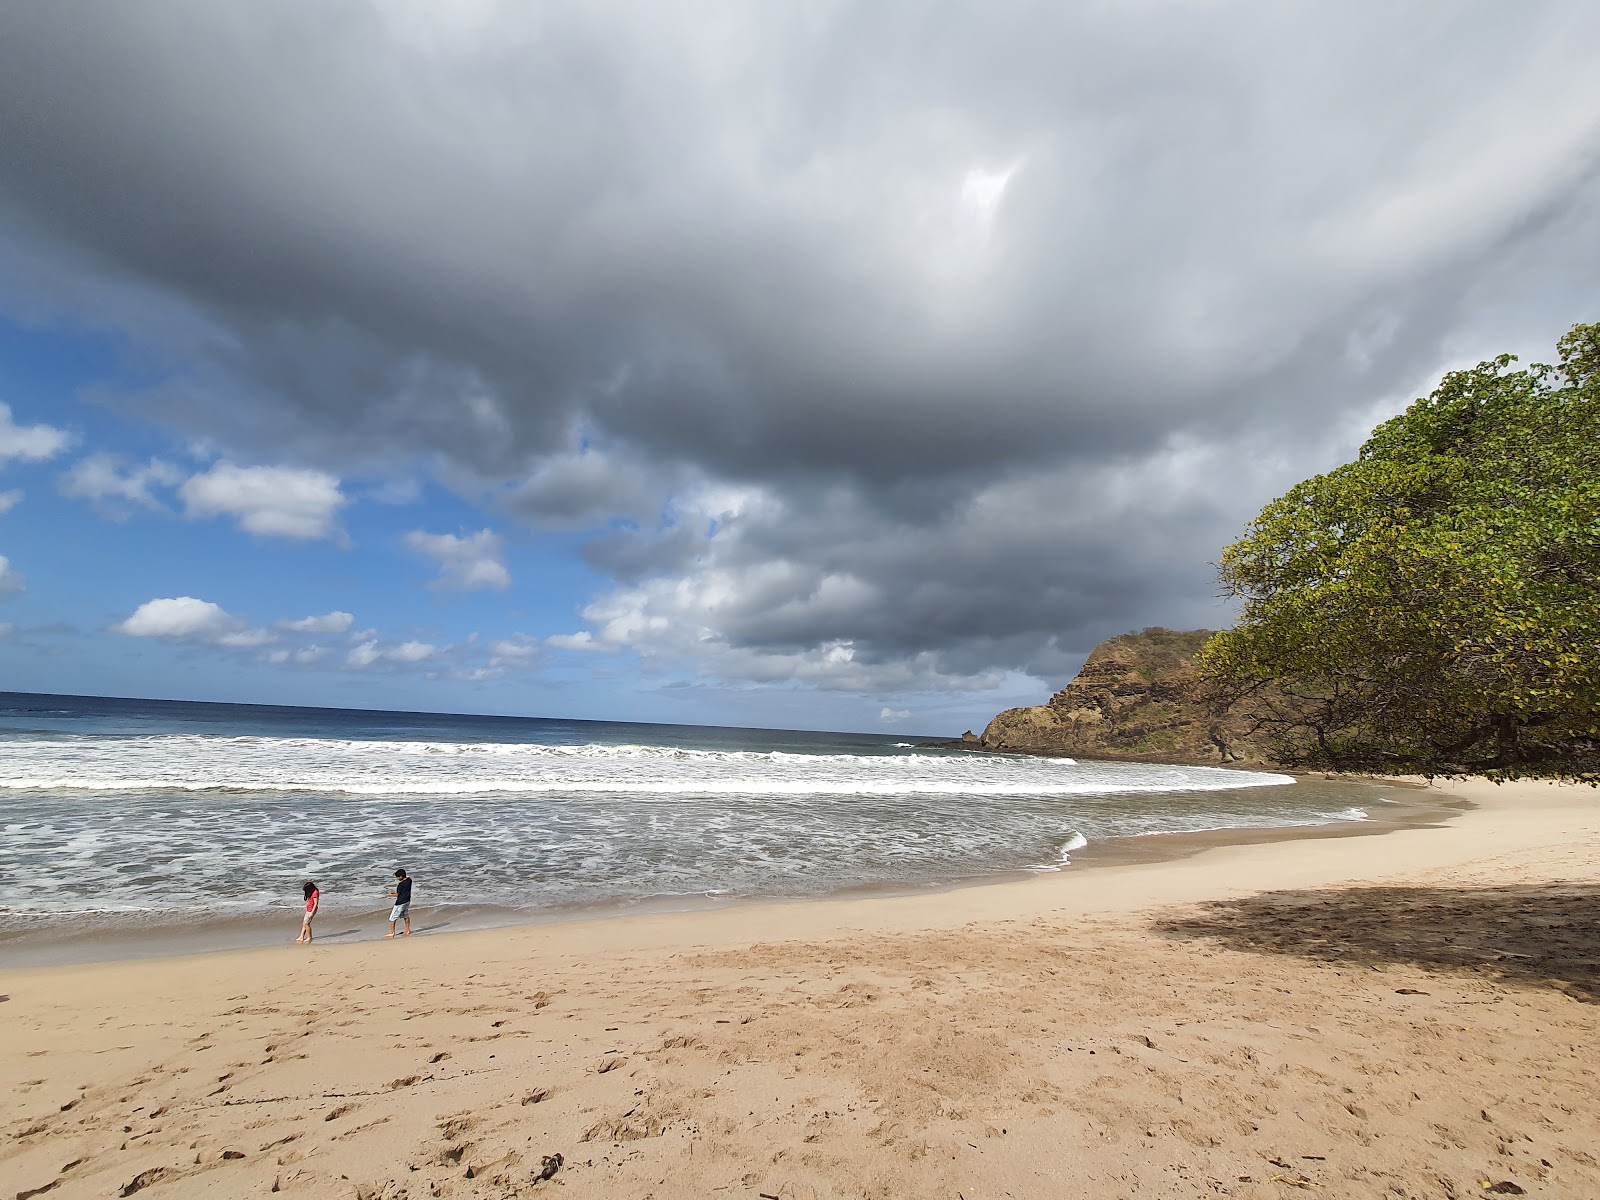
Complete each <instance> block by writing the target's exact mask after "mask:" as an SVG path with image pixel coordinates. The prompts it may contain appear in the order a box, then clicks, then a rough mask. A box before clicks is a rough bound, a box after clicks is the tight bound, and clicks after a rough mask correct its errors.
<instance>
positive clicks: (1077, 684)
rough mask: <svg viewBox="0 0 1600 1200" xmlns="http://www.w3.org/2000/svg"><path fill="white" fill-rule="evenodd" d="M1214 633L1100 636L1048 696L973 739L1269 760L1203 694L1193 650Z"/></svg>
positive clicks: (1213, 759) (1116, 755) (992, 744)
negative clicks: (1076, 669)
mask: <svg viewBox="0 0 1600 1200" xmlns="http://www.w3.org/2000/svg"><path fill="white" fill-rule="evenodd" d="M1210 636H1211V631H1210V630H1208V629H1195V630H1191V631H1188V632H1184V633H1179V632H1175V631H1173V630H1170V629H1146V630H1145V631H1144V632H1142V633H1125V634H1123V635H1122V636H1121V637H1114V638H1112V639H1111V640H1110V641H1107V642H1102V643H1101V644H1100V645H1098V646H1096V647H1095V649H1094V652H1093V653H1092V654H1090V655H1089V658H1088V661H1087V662H1085V663H1084V664H1083V669H1082V670H1080V671H1079V672H1078V675H1077V678H1075V679H1074V680H1073V681H1072V682H1071V683H1069V684H1068V685H1067V686H1066V687H1065V688H1063V689H1062V690H1061V691H1059V692H1057V693H1056V694H1055V695H1054V696H1052V697H1050V701H1049V703H1047V704H1041V705H1038V706H1036V707H1033V708H1012V709H1007V710H1006V711H1005V712H1003V713H1001V714H1000V715H999V716H997V717H995V719H994V720H992V721H990V722H989V724H988V726H987V727H986V728H985V729H984V731H983V736H982V737H981V738H978V739H976V740H977V741H978V743H979V744H980V745H981V747H982V748H983V749H985V750H1010V751H1020V752H1023V753H1029V754H1051V755H1066V756H1070V757H1072V758H1101V759H1120V760H1122V761H1127V762H1169V763H1189V764H1196V763H1198V764H1202V765H1207V764H1208V765H1214V766H1220V765H1223V764H1225V763H1226V764H1240V765H1264V764H1265V758H1264V756H1263V755H1262V754H1261V752H1260V750H1259V749H1258V748H1257V747H1256V746H1254V745H1252V744H1250V742H1249V740H1248V738H1247V737H1246V736H1245V732H1244V727H1243V723H1242V722H1241V721H1239V720H1237V719H1228V718H1218V717H1216V716H1214V715H1213V714H1211V713H1210V712H1209V711H1208V709H1207V706H1206V705H1205V703H1204V702H1203V701H1202V700H1201V698H1200V696H1199V694H1198V671H1197V667H1196V663H1195V656H1196V655H1197V654H1198V653H1199V652H1200V647H1201V646H1203V645H1205V643H1206V639H1208V638H1209V637H1210ZM974 748H976V747H974Z"/></svg>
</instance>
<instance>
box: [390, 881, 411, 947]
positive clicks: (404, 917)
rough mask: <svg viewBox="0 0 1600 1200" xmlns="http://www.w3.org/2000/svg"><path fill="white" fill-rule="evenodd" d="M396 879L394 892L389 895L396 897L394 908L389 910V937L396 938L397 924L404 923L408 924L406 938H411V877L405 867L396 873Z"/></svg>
mask: <svg viewBox="0 0 1600 1200" xmlns="http://www.w3.org/2000/svg"><path fill="white" fill-rule="evenodd" d="M394 877H395V881H396V882H395V885H394V891H392V892H390V893H389V895H391V896H393V897H394V907H393V908H392V909H390V910H389V936H390V937H393V936H394V927H395V924H396V922H399V921H404V922H405V923H406V932H405V936H406V937H410V936H411V877H410V876H409V875H407V874H406V872H405V868H404V867H402V868H400V869H399V870H398V871H396V872H395V873H394Z"/></svg>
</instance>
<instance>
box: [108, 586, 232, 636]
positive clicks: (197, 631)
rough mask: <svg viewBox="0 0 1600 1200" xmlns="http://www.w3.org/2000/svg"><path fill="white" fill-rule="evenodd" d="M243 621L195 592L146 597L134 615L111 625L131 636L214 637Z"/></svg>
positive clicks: (230, 629)
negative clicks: (153, 598) (201, 598)
mask: <svg viewBox="0 0 1600 1200" xmlns="http://www.w3.org/2000/svg"><path fill="white" fill-rule="evenodd" d="M242 624H243V622H242V621H240V620H239V619H238V618H237V617H234V616H231V615H229V613H228V612H227V610H225V609H224V608H223V607H222V606H221V605H218V604H213V603H211V601H209V600H197V599H195V597H193V596H172V597H168V598H165V599H158V600H146V601H145V602H144V603H143V604H141V605H140V606H139V607H138V608H136V609H134V611H133V615H132V616H131V617H129V618H128V619H127V620H125V621H121V622H119V623H117V624H116V625H113V626H112V627H111V628H112V629H113V630H115V631H116V632H117V633H125V634H127V635H128V636H129V637H156V638H172V639H174V640H178V641H188V640H195V639H198V640H203V641H211V640H214V639H216V638H220V637H223V636H225V635H227V634H229V633H233V632H235V631H236V630H238V629H239V627H240V626H241V625H242Z"/></svg>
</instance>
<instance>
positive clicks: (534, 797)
mask: <svg viewBox="0 0 1600 1200" xmlns="http://www.w3.org/2000/svg"><path fill="white" fill-rule="evenodd" d="M911 741H912V739H909V738H907V737H905V736H904V735H896V736H885V735H870V734H836V733H808V732H795V731H771V730H735V729H714V728H705V727H695V726H661V725H636V724H609V723H600V722H573V721H550V720H536V719H520V718H498V717H460V716H435V715H429V714H396V713H373V712H357V711H350V710H336V709H319V710H310V709H281V708H268V707H259V706H248V705H205V704H176V703H169V702H157V701H119V700H99V699H77V698H70V699H69V698H62V697H41V696H25V695H17V694H4V693H0V828H3V830H4V837H3V838H0V932H21V931H23V930H32V931H38V930H39V929H40V928H41V926H55V925H65V926H71V927H74V928H78V929H81V928H84V927H86V926H87V927H96V926H129V925H134V926H143V925H150V924H162V923H166V922H171V921H175V920H184V919H190V920H192V919H194V918H203V919H211V920H215V919H221V918H228V917H248V916H252V915H262V914H267V913H274V912H276V913H279V914H284V913H288V912H290V911H292V910H293V909H296V908H298V907H299V904H300V901H299V896H300V887H299V884H300V881H301V880H302V879H304V878H313V879H315V880H316V881H317V882H318V884H319V885H320V886H321V888H322V895H323V904H324V909H325V911H326V912H327V913H328V914H330V915H337V914H339V913H340V912H341V911H345V912H358V911H370V910H371V909H373V908H374V907H375V906H377V905H379V904H381V903H382V902H383V893H384V891H385V890H386V889H387V887H388V885H389V881H390V877H391V876H392V873H393V869H394V868H395V867H396V866H404V867H406V868H407V869H408V870H409V871H410V872H411V873H412V874H413V875H414V876H415V877H416V878H417V880H418V883H417V901H418V903H419V904H427V905H430V906H438V905H461V906H482V905H489V906H494V907H495V908H497V909H505V910H513V911H524V912H528V913H530V914H545V913H551V912H556V911H559V910H562V909H568V908H574V907H579V906H595V905H617V904H624V905H626V904H638V903H650V904H659V903H661V902H663V901H667V902H670V901H671V900H673V899H674V898H704V897H729V898H753V897H782V896H791V897H798V896H818V895H827V894H830V893H835V892H839V891H843V890H846V889H853V888H860V887H871V888H891V889H916V888H921V887H928V886H945V885H949V884H953V883H962V882H971V881H974V880H981V879H984V878H989V877H1001V876H1005V875H1007V874H1014V873H1017V872H1026V871H1040V870H1055V869H1059V868H1060V867H1061V866H1062V865H1063V864H1064V863H1066V862H1068V861H1069V860H1070V855H1071V854H1072V853H1073V852H1074V851H1076V850H1078V849H1080V848H1082V847H1083V846H1085V845H1086V844H1090V843H1093V842H1096V841H1098V840H1101V839H1105V838H1110V837H1125V836H1129V835H1136V834H1154V833H1168V832H1184V831H1194V830H1201V829H1253V828H1268V827H1277V826H1300V825H1319V824H1327V823H1332V822H1340V821H1350V820H1359V819H1362V818H1363V817H1364V816H1365V812H1364V808H1363V806H1364V805H1366V804H1369V803H1371V802H1372V801H1373V800H1374V799H1375V798H1376V796H1377V795H1378V793H1377V791H1376V790H1375V789H1374V788H1373V787H1372V786H1371V785H1366V784H1355V783H1349V784H1321V783H1319V784H1315V785H1307V784H1304V783H1296V782H1295V781H1294V780H1293V779H1291V778H1290V777H1288V776H1284V775H1273V774H1262V773H1251V772H1241V771H1228V770H1220V769H1217V768H1209V767H1173V766H1156V765H1143V764H1124V763H1074V762H1071V761H1070V760H1062V759H1035V758H1021V757H1011V756H997V755H980V754H970V753H965V752H960V751H938V750H918V749H916V748H915V746H914V745H911V744H908V743H910V742H911Z"/></svg>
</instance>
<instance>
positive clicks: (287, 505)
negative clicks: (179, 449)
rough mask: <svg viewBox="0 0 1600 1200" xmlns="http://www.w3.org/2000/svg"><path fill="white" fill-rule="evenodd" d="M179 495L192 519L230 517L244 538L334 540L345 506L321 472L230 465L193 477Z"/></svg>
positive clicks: (332, 481) (333, 481)
mask: <svg viewBox="0 0 1600 1200" xmlns="http://www.w3.org/2000/svg"><path fill="white" fill-rule="evenodd" d="M178 494H179V495H180V496H182V497H183V502H184V505H185V506H186V509H187V512H188V515H189V516H191V517H197V516H198V517H215V516H231V517H235V518H237V520H238V522H239V527H240V528H241V529H243V530H245V531H246V532H248V533H258V534H263V535H266V536H270V537H286V538H323V537H333V536H335V535H336V534H337V533H338V526H337V525H336V524H335V522H334V518H335V516H336V515H337V514H338V511H339V509H340V508H342V507H343V506H344V505H345V504H347V503H348V500H347V498H346V497H345V495H344V493H342V492H341V491H340V490H339V481H338V479H336V478H335V477H334V476H332V475H329V474H327V473H326V472H324V471H316V470H310V469H307V468H301V467H239V466H235V465H234V464H233V463H230V462H219V463H217V464H216V465H215V466H213V467H212V468H211V469H210V470H209V471H205V472H202V473H201V474H199V475H196V476H194V477H193V478H191V479H190V480H189V481H188V482H187V483H185V484H184V485H183V486H182V487H181V488H179V489H178Z"/></svg>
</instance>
